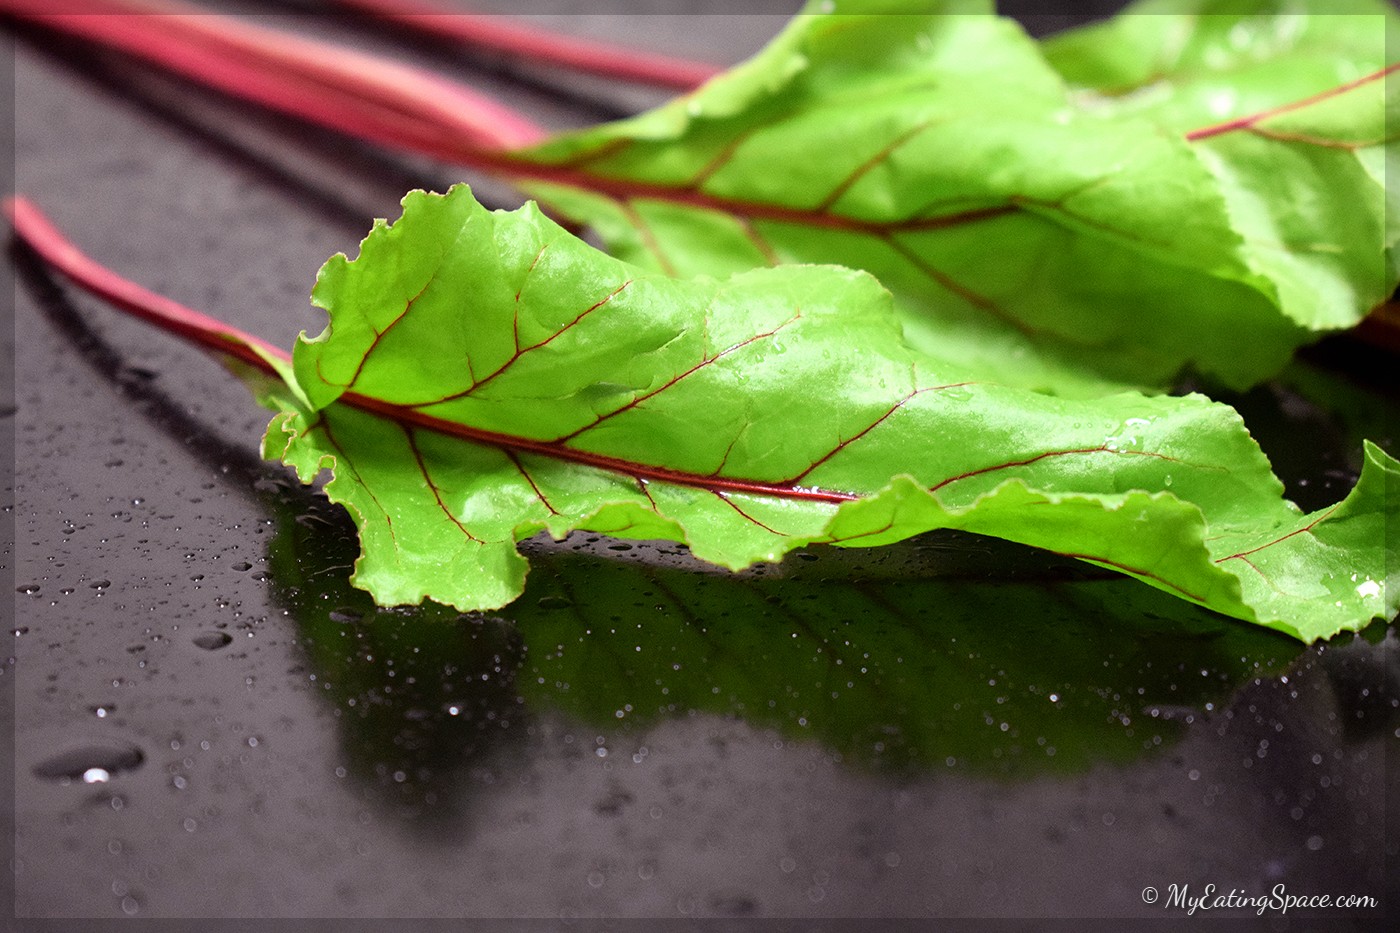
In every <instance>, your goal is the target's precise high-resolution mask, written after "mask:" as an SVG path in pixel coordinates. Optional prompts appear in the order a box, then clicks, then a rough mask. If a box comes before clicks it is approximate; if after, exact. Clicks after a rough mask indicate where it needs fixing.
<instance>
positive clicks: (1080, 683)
mask: <svg viewBox="0 0 1400 933" xmlns="http://www.w3.org/2000/svg"><path fill="white" fill-rule="evenodd" d="M294 499H298V500H299V499H300V497H299V496H296V497H294ZM317 514H318V513H316V512H313V515H317ZM326 515H327V516H328V519H329V516H330V515H331V513H326ZM326 520H327V519H322V518H320V517H316V518H313V519H311V520H309V521H308V520H307V519H306V517H305V516H304V515H303V516H302V518H301V519H299V520H297V521H292V520H291V519H290V517H284V520H283V522H282V530H281V533H280V534H279V535H278V537H277V540H276V541H275V542H274V546H273V551H272V556H271V558H270V562H271V563H272V570H273V574H272V575H273V579H274V580H275V581H277V582H278V584H279V587H278V590H279V593H280V595H281V597H282V598H283V599H285V600H286V601H287V603H288V604H289V607H290V608H291V609H292V612H293V615H294V616H295V617H296V618H297V619H298V622H299V625H300V627H301V631H302V635H303V640H304V641H305V642H306V644H307V650H308V654H309V659H310V661H311V664H312V665H313V667H314V668H315V674H316V676H317V678H318V680H319V681H320V682H321V683H322V684H324V685H325V690H326V692H327V695H328V697H331V698H333V699H334V702H335V704H336V705H337V706H339V707H343V711H342V712H341V713H340V717H341V719H342V721H343V722H345V724H346V729H347V744H348V749H347V751H348V752H349V755H350V757H351V759H352V760H354V761H355V762H356V763H357V767H358V768H359V770H360V771H361V773H362V775H363V776H365V777H368V778H370V779H372V780H378V781H380V782H383V783H386V784H387V783H388V782H389V781H391V780H393V774H394V772H395V771H399V772H402V773H404V774H405V775H407V777H408V779H409V780H408V781H405V782H401V783H404V784H411V783H412V782H413V781H423V780H425V779H428V778H429V777H430V776H431V775H432V774H434V773H436V772H438V771H440V770H441V769H442V768H444V767H450V766H453V765H464V764H466V763H467V762H469V761H473V760H479V759H480V758H481V756H483V755H485V754H486V753H487V752H488V751H489V750H490V749H491V748H493V747H495V746H496V745H498V744H499V742H498V740H495V739H492V738H491V737H492V736H497V737H500V738H501V739H504V738H505V737H506V736H507V735H510V734H512V733H510V732H509V731H508V730H507V729H504V728H502V727H503V725H504V723H506V722H510V721H511V720H519V719H522V718H523V716H524V715H525V714H527V713H540V712H546V711H549V710H559V711H562V712H565V713H566V714H568V715H569V716H570V718H573V719H577V720H581V721H582V723H583V724H586V725H587V726H588V727H590V728H595V729H597V730H598V731H600V732H610V731H614V730H617V729H622V730H627V731H630V730H633V729H641V728H646V727H648V726H651V725H654V724H656V723H658V722H660V721H663V720H665V719H667V718H670V717H683V716H686V715H689V714H693V713H695V712H703V713H713V714H717V715H721V716H735V717H738V718H740V719H742V720H744V721H745V722H748V723H749V724H751V725H753V726H755V727H758V728H769V729H774V730H776V731H777V732H779V733H780V734H781V735H783V736H784V737H785V738H787V739H796V740H801V739H805V738H812V739H816V740H817V741H819V742H821V743H822V744H823V745H825V746H826V747H828V748H829V749H831V750H832V751H833V752H836V753H838V754H840V755H841V756H842V757H845V758H847V759H849V760H852V761H854V762H857V763H859V764H861V765H865V766H874V767H881V768H894V769H896V770H902V769H907V768H922V767H938V768H946V767H948V762H949V760H951V761H952V763H953V765H954V766H957V767H972V768H975V769H977V770H990V771H993V772H998V773H1004V774H1008V775H1014V774H1030V773H1037V772H1041V771H1045V770H1073V769H1077V768H1082V767H1085V766H1087V765H1089V764H1091V763H1092V762H1094V761H1099V760H1111V761H1124V760H1129V759H1132V758H1134V757H1136V756H1138V755H1141V754H1144V753H1147V752H1150V751H1151V750H1153V749H1154V748H1156V747H1159V746H1161V745H1165V744H1170V743H1171V742H1172V741H1173V740H1174V739H1175V738H1177V737H1178V736H1179V735H1180V734H1181V732H1182V730H1183V728H1184V725H1185V722H1187V721H1189V717H1191V716H1192V715H1194V714H1198V713H1199V712H1200V711H1201V710H1203V709H1205V708H1207V704H1210V703H1212V702H1216V703H1218V702H1220V701H1222V700H1224V699H1225V698H1226V697H1227V696H1228V695H1229V694H1230V692H1231V691H1232V690H1233V689H1234V688H1235V687H1237V686H1238V685H1239V684H1241V683H1242V682H1244V681H1245V680H1246V679H1248V678H1250V677H1254V676H1260V675H1263V674H1266V673H1268V672H1270V671H1274V670H1277V669H1279V668H1281V667H1282V666H1284V665H1285V664H1286V663H1287V662H1288V661H1289V660H1290V659H1291V658H1293V657H1294V656H1295V655H1296V654H1297V653H1298V652H1299V651H1301V650H1302V649H1301V647H1300V646H1298V645H1297V644H1296V643H1294V642H1292V641H1289V640H1288V639H1286V638H1282V637H1279V636H1277V635H1275V634H1273V633H1269V632H1265V631H1261V630H1253V629H1248V628H1246V627H1243V626H1238V625H1234V624H1232V623H1230V622H1229V621H1228V620H1226V619H1224V618H1222V617H1219V616H1216V615H1213V614H1211V613H1208V612H1205V611H1204V610H1201V609H1198V608H1195V607H1192V606H1190V605H1188V604H1186V603H1183V602H1181V601H1180V600H1176V599H1173V598H1171V597H1170V596H1167V595H1165V594H1161V593H1158V592H1156V591H1154V590H1149V589H1147V588H1144V587H1140V586H1134V585H1133V584H1132V582H1131V581H1127V580H1119V579H1105V578H1103V577H1099V576H1089V575H1087V574H1086V573H1085V572H1083V571H1081V570H1079V569H1078V568H1076V567H1074V566H1073V565H1072V564H1069V563H1067V562H1064V563H1049V562H1048V560H1047V559H1046V558H1044V557H1043V556H1041V555H1038V554H1032V553H1029V552H1026V551H1025V550H1023V549H1019V548H1009V547H1006V546H1004V545H1001V544H999V543H998V542H993V541H990V540H985V541H984V540H983V539H976V538H967V537H960V538H956V539H954V538H950V537H926V538H922V539H918V540H916V541H915V542H911V543H909V544H905V545H899V546H896V547H894V548H892V549H889V551H888V553H883V554H863V553H853V552H841V551H835V550H831V549H820V550H814V551H811V552H804V553H802V554H800V555H797V556H796V557H795V558H794V559H790V560H789V561H788V562H786V563H784V564H782V565H779V566H777V567H768V568H761V569H760V571H758V572H754V573H749V574H743V575H731V574H707V573H696V572H695V570H694V569H693V567H692V566H691V565H692V564H693V561H691V559H690V558H689V557H688V556H686V555H684V553H683V552H682V551H680V550H679V549H675V550H673V549H670V548H657V547H652V546H645V545H643V546H636V547H633V548H632V549H630V550H628V551H615V550H612V551H603V552H598V551H595V550H594V547H595V543H596V542H597V541H598V539H593V541H592V542H590V541H588V540H587V539H583V538H581V537H580V536H575V537H574V538H572V539H570V541H569V542H567V543H566V544H565V545H564V546H562V547H561V546H558V545H553V544H549V543H539V544H535V545H531V547H530V549H531V551H532V554H531V557H532V560H533V561H534V567H535V570H534V571H533V573H532V575H531V578H530V580H529V582H528V585H527V589H526V593H525V597H524V598H523V599H521V600H519V601H518V602H517V603H516V604H515V605H513V606H512V607H510V609H509V610H507V613H506V618H507V619H509V620H510V621H512V622H513V623H514V626H513V628H512V627H506V626H502V625H500V624H499V622H498V620H497V619H495V618H494V617H481V616H476V615H458V614H456V613H454V612H453V611H452V610H449V609H444V608H442V607H438V606H433V605H425V606H424V607H422V608H420V609H413V610H378V609H376V608H375V606H374V604H373V602H372V601H371V599H370V598H369V597H368V595H366V594H365V593H363V592H361V591H359V590H356V589H353V588H352V587H350V585H349V584H348V582H347V579H346V577H347V576H348V571H349V564H350V561H351V559H352V558H353V555H354V537H353V532H352V531H351V530H350V529H349V528H348V527H344V523H343V521H342V520H341V519H340V516H338V515H337V516H334V517H333V519H329V520H330V521H331V522H332V527H329V528H327V527H324V525H323V522H324V521H326ZM309 524H315V525H318V526H321V527H317V528H316V529H314V530H311V529H310V528H308V527H307V526H308V525H309ZM328 542H333V545H334V546H333V547H331V548H329V549H327V544H328ZM603 546H604V545H603V544H602V543H596V547H598V548H601V547H603ZM612 547H613V548H617V547H627V546H626V545H616V544H614V545H612ZM602 553H607V554H610V555H611V556H610V557H603V556H601V554H602ZM1018 565H1019V566H1020V567H1021V569H1020V571H1018V570H1017V567H1018ZM992 567H995V568H996V569H997V573H998V575H999V576H998V578H997V579H988V578H987V576H988V573H989V572H990V570H991V568H992ZM1008 568H1009V571H1008ZM522 703H523V704H524V707H523V709H522V706H521V704H522ZM619 712H621V714H622V715H621V716H619V715H618V713H619ZM409 792H411V788H408V787H405V788H404V793H409Z"/></svg>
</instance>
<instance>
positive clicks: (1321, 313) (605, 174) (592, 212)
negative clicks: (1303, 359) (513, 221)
mask: <svg viewBox="0 0 1400 933" xmlns="http://www.w3.org/2000/svg"><path fill="white" fill-rule="evenodd" d="M826 6H828V7H829V6H830V5H829V4H828V5H826ZM1334 7H1335V4H1331V3H1323V2H1321V0H1317V2H1309V3H1302V4H1298V3H1283V2H1276V0H1252V2H1250V3H1246V4H1220V3H1212V2H1208V0H1181V2H1167V3H1156V4H1147V5H1143V6H1142V7H1141V8H1136V7H1135V8H1131V9H1130V10H1129V11H1128V12H1127V13H1125V14H1123V15H1122V16H1120V17H1119V18H1118V19H1117V20H1115V21H1114V22H1113V23H1111V24H1109V25H1107V26H1100V27H1095V28H1091V29H1088V30H1083V31H1080V32H1077V33H1071V34H1070V35H1068V36H1065V37H1062V38H1059V39H1056V40H1054V41H1052V42H1051V43H1049V44H1048V46H1046V47H1044V48H1042V47H1041V46H1040V45H1038V44H1037V43H1036V42H1034V41H1032V40H1031V39H1030V38H1028V37H1027V36H1026V35H1025V34H1024V33H1023V32H1022V31H1021V29H1020V27H1019V26H1017V25H1016V24H1015V23H1014V22H1012V21H1010V20H1008V19H999V18H997V17H994V16H991V15H988V14H989V13H990V8H989V6H988V5H986V4H982V3H976V2H966V0H960V2H953V0H926V2H924V3H921V4H918V5H917V10H913V9H911V8H910V6H909V5H908V4H902V5H900V7H899V9H900V10H901V11H902V12H901V15H890V14H889V12H888V11H886V10H885V9H884V7H882V6H881V5H880V4H877V3H870V2H851V0H847V2H843V3H840V4H837V5H836V6H835V10H834V12H832V13H829V14H817V13H811V14H809V15H805V16H801V17H799V18H798V19H796V20H795V21H794V22H793V24H792V25H791V26H790V27H789V28H788V29H787V30H786V31H785V32H784V33H783V34H781V35H780V36H779V37H778V38H777V39H775V40H774V41H773V43H772V44H771V45H770V46H769V47H768V48H767V49H766V50H765V51H763V52H762V53H760V54H759V55H758V56H757V57H755V58H754V59H753V60H751V61H750V62H748V63H746V64H744V65H741V66H739V67H738V68H736V69H734V70H732V71H731V72H729V73H727V74H725V75H723V76H721V77H720V78H718V79H716V80H714V81H712V82H710V83H709V84H707V85H705V86H704V87H703V88H701V89H700V90H698V91H696V92H694V93H692V94H690V95H687V96H685V97H683V98H680V99H678V100H676V101H674V102H672V103H670V104H668V105H666V106H665V107H662V108H661V109H659V110H656V111H653V112H651V113H648V114H644V115H642V116H639V117H636V118H633V119H630V120H626V121H622V122H620V123H615V124H611V125H607V126H602V127H598V128H594V129H589V130H585V131H581V132H579V133H576V134H571V135H567V136H564V137H559V138H556V139H554V140H551V141H549V142H546V143H544V144H543V145H541V146H538V147H536V148H534V149H531V150H527V151H525V152H522V153H518V154H517V155H516V156H515V158H516V160H517V161H518V162H528V163H530V164H531V166H532V167H531V168H530V169H529V170H528V171H527V172H526V173H525V174H526V175H527V180H526V181H525V182H524V183H525V184H526V186H527V187H528V189H529V190H530V191H531V193H533V194H535V195H536V196H538V197H540V198H541V199H542V200H544V201H546V202H547V203H550V204H552V205H554V206H555V207H557V208H559V209H561V210H563V211H564V212H565V213H567V214H569V215H571V216H572V217H574V218H576V219H579V220H582V221H585V222H587V223H588V224H589V225H590V226H592V227H594V228H595V229H597V230H598V231H600V233H601V235H602V236H603V237H604V239H605V240H606V242H607V244H608V246H609V249H610V250H611V251H612V252H613V253H614V254H615V255H618V256H620V257H622V258H624V259H627V260H629V261H631V262H634V263H637V264H639V265H642V266H645V267H647V268H651V269H655V270H658V271H665V272H668V273H672V274H675V275H679V276H690V275H694V274H701V273H703V274H712V275H720V276H725V275H730V274H733V273H735V272H739V271H743V270H746V269H751V268H755V267H761V266H768V265H774V264H783V263H833V264H841V265H846V266H851V267H855V268H860V269H864V270H867V271H869V272H871V273H873V274H874V275H875V276H876V277H877V278H879V279H880V281H881V282H882V283H883V284H884V285H885V286H886V287H888V288H889V289H890V290H891V291H892V292H894V294H895V295H896V298H897V307H898V308H899V310H900V312H901V317H902V320H903V322H904V325H905V327H906V330H907V331H908V336H909V339H910V340H911V342H912V343H913V344H914V345H915V346H916V347H917V348H918V349H920V350H921V351H922V352H924V353H925V354H927V355H928V356H929V357H931V358H932V359H933V360H935V361H938V362H950V363H953V364H955V365H965V366H968V367H969V368H971V369H972V370H974V371H976V372H977V373H979V374H981V375H982V376H984V377H985V378H988V379H993V380H996V381H999V382H1003V383H1012V384H1017V385H1022V386H1027V387H1030V388H1035V389H1038V390H1042V391H1048V392H1053V393H1056V394H1061V395H1093V394H1101V393H1104V392H1107V391H1112V390H1113V389H1115V388H1122V387H1125V386H1134V387H1146V388H1160V387H1162V386H1164V385H1166V384H1168V383H1170V382H1171V380H1172V379H1173V378H1174V377H1176V376H1177V375H1178V374H1179V373H1180V372H1181V371H1182V370H1183V368H1185V367H1195V368H1196V369H1198V370H1200V371H1202V372H1205V373H1207V374H1209V375H1210V376H1211V377H1213V378H1216V379H1218V380H1220V381H1222V382H1223V383H1225V384H1227V385H1230V386H1233V387H1242V386H1246V385H1249V384H1252V383H1254V382H1257V381H1258V380H1260V379H1262V378H1265V377H1267V376H1268V375H1270V374H1272V373H1273V372H1275V371H1277V370H1278V369H1279V368H1280V367H1281V366H1282V365H1283V363H1284V362H1285V361H1286V360H1287V358H1288V356H1289V355H1290V353H1291V352H1292V351H1293V349H1295V348H1296V347H1297V346H1299V345H1300V344H1302V343H1304V342H1306V341H1308V340H1309V339H1311V338H1313V337H1314V336H1316V335H1317V334H1318V333H1320V332H1325V331H1329V330H1335V329H1340V328H1345V327H1348V326H1350V325H1352V324H1354V323H1355V322H1356V321H1357V320H1359V319H1360V318H1361V317H1362V316H1363V315H1364V314H1365V313H1366V312H1367V311H1368V310H1370V308H1372V307H1373V306H1374V305H1376V304H1377V303H1379V302H1380V301H1382V300H1383V299H1384V298H1385V297H1386V296H1387V295H1388V294H1389V293H1390V291H1391V290H1392V289H1393V288H1394V286H1395V283H1396V279H1397V270H1396V260H1395V255H1394V243H1395V239H1396V221H1395V217H1400V212H1396V211H1393V210H1392V211H1391V212H1390V220H1389V221H1387V216H1386V215H1387V211H1386V206H1387V205H1386V196H1385V191H1384V185H1383V180H1384V175H1385V172H1384V169H1385V165H1386V163H1387V161H1388V160H1393V159H1394V158H1395V153H1396V147H1395V145H1394V142H1393V140H1392V139H1391V138H1390V137H1391V131H1390V130H1388V129H1387V118H1388V116H1393V110H1394V108H1395V106H1396V104H1395V100H1396V95H1395V94H1394V93H1393V92H1392V90H1391V89H1392V88H1393V84H1394V82H1393V81H1392V80H1387V78H1386V76H1385V74H1383V69H1385V68H1386V67H1387V63H1388V59H1387V57H1386V40H1387V38H1388V37H1390V36H1393V35H1394V34H1395V31H1396V17H1395V14H1394V12H1393V11H1391V10H1390V9H1389V7H1388V6H1387V5H1385V4H1382V3H1369V2H1362V0H1358V2H1354V3H1352V4H1350V5H1349V6H1348V7H1347V9H1354V10H1356V11H1361V12H1360V13H1357V14H1356V15H1323V14H1324V13H1329V12H1334V10H1333V8H1334ZM813 9H815V6H814V7H813ZM1226 10H1230V11H1233V12H1228V13H1227V12H1223V11H1226ZM1234 123H1237V124H1238V125H1233V124H1234ZM541 167H543V168H541Z"/></svg>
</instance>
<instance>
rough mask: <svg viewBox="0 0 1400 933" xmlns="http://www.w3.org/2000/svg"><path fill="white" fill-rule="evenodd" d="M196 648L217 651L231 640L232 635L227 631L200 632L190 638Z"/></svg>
mask: <svg viewBox="0 0 1400 933" xmlns="http://www.w3.org/2000/svg"><path fill="white" fill-rule="evenodd" d="M191 641H193V642H194V645H195V647H196V648H203V649H204V650H205V651H218V650H219V649H220V648H223V647H225V646H227V645H228V644H230V643H231V642H232V641H233V636H232V635H230V634H229V633H228V632H202V633H200V634H198V635H196V636H195V637H194V638H192V639H191Z"/></svg>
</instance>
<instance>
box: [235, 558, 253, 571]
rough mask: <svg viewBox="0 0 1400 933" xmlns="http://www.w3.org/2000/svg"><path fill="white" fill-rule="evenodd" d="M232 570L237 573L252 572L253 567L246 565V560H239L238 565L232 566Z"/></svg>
mask: <svg viewBox="0 0 1400 933" xmlns="http://www.w3.org/2000/svg"><path fill="white" fill-rule="evenodd" d="M233 569H234V570H237V571H238V572H239V573H242V572H243V571H245V570H252V569H253V565H252V564H250V563H248V562H247V561H246V560H240V561H239V562H238V563H236V564H234V565H233Z"/></svg>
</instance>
